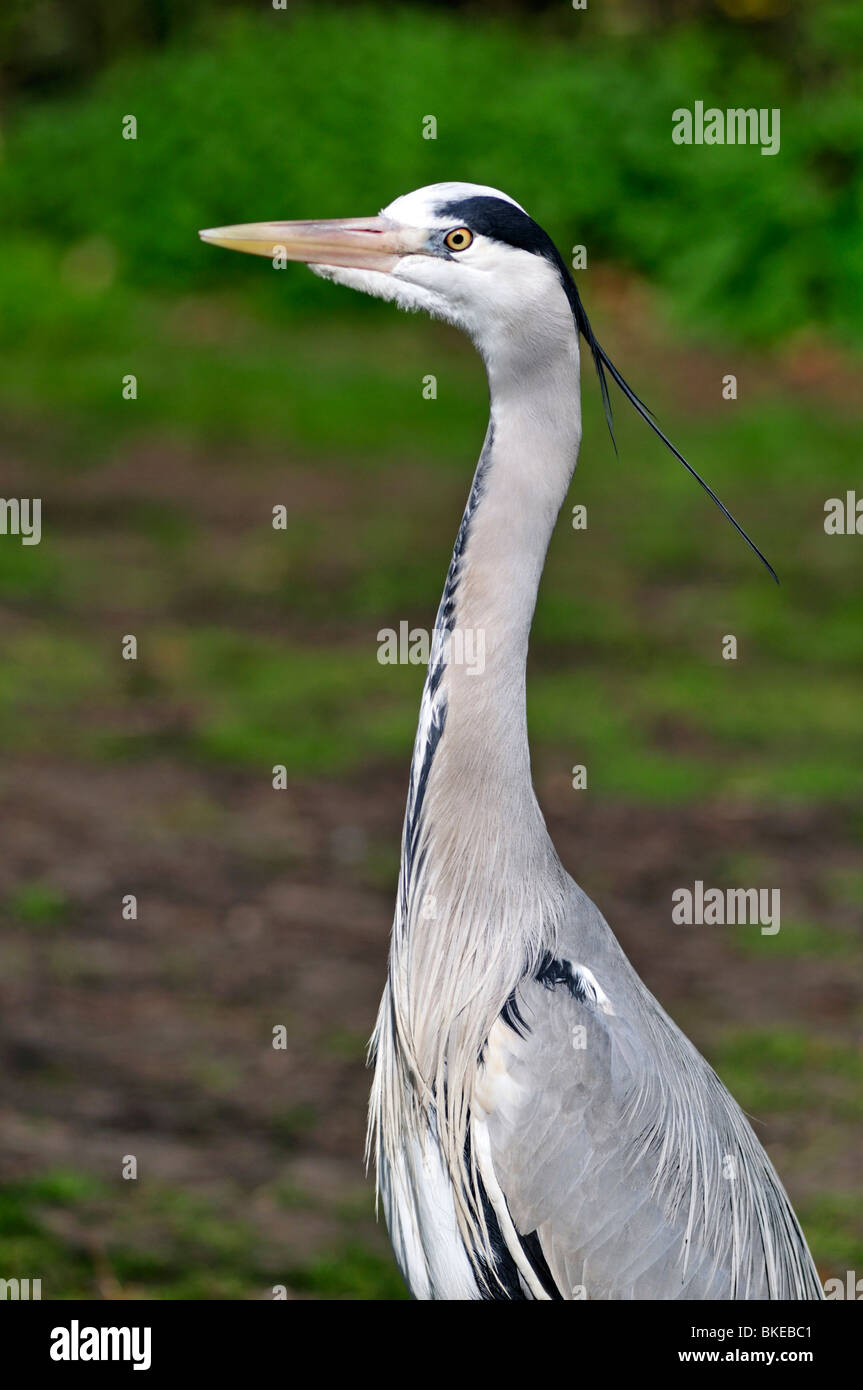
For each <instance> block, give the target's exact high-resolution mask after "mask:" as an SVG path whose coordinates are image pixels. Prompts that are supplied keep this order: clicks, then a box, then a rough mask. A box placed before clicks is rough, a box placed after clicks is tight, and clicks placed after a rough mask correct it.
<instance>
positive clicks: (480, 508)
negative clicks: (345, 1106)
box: [370, 293, 581, 1229]
mask: <svg viewBox="0 0 863 1390" xmlns="http://www.w3.org/2000/svg"><path fill="white" fill-rule="evenodd" d="M561 298H563V296H562V293H561ZM559 307H560V306H558V304H557V303H555V305H554V309H555V322H556V323H557V324H559V332H557V333H551V334H550V333H549V332H548V327H549V325H548V321H547V320H546V322H545V323H544V324H543V330H544V331H543V335H542V344H541V346H540V345H539V344H537V343H535V342H533V341H530V340H527V339H526V338H525V337H523V336H519V333H518V331H517V329H516V328H514V326H513V325H512V324H510V325H508V327H507V331H506V333H501V336H500V340H499V341H498V342H497V343H485V344H480V347H481V350H482V351H483V356H484V358H485V360H486V366H487V370H488V375H489V387H490V395H491V419H490V422H489V430H488V435H487V437H486V443H485V447H484V449H483V453H482V456H481V458H480V462H479V465H478V467H477V472H476V476H475V478H474V484H473V488H472V490H471V494H470V497H469V500H468V504H467V508H466V511H465V516H464V520H463V522H462V527H461V530H460V532H459V537H458V540H457V542H456V548H455V552H454V556H453V562H452V564H451V566H450V571H449V574H448V576H447V583H446V587H445V589H444V595H443V599H442V602H441V608H440V611H439V614H438V626H437V629H436V636H435V642H434V644H433V651H432V658H431V661H430V663H429V675H428V679H427V681H426V686H425V690H424V692H423V699H422V705H421V709H420V721H419V728H418V731H417V740H416V745H415V749H414V757H413V764H412V768H411V784H410V791H409V796H408V807H407V814H406V818H405V829H404V841H403V854H402V869H401V877H400V882H399V900H398V904H397V908H396V916H395V923H394V928H393V941H392V950H391V957H390V977H389V986H388V991H387V993H386V994H385V996H384V1001H383V1004H382V1008H381V1014H380V1017H379V1022H378V1029H377V1032H376V1037H375V1048H376V1052H377V1073H376V1078H375V1087H374V1090H373V1095H372V1113H371V1126H370V1138H372V1139H374V1140H375V1141H376V1143H377V1146H378V1149H379V1151H380V1152H381V1153H382V1156H383V1157H384V1159H386V1157H387V1155H388V1154H389V1156H390V1159H392V1158H393V1157H394V1155H395V1154H396V1152H397V1151H398V1149H399V1148H400V1147H402V1148H403V1145H404V1141H405V1138H406V1136H410V1137H412V1138H413V1139H419V1140H420V1141H421V1140H422V1137H423V1135H424V1133H425V1131H426V1128H427V1126H428V1124H429V1121H430V1118H431V1117H433V1118H432V1119H431V1122H432V1123H433V1125H434V1128H435V1130H436V1132H437V1137H438V1140H439V1142H440V1144H441V1149H442V1151H443V1154H444V1157H445V1161H446V1162H447V1165H448V1167H449V1170H450V1173H451V1174H452V1175H453V1178H454V1186H455V1189H456V1192H457V1193H458V1192H461V1193H464V1192H465V1191H466V1190H467V1193H468V1195H467V1197H466V1200H465V1202H464V1205H463V1207H462V1211H461V1216H462V1217H463V1218H464V1220H465V1221H466V1222H467V1224H468V1226H470V1227H471V1228H472V1229H475V1227H474V1216H475V1213H472V1212H471V1205H472V1204H471V1199H470V1195H469V1192H470V1182H469V1176H468V1174H467V1171H466V1169H465V1167H464V1163H465V1142H466V1135H467V1115H468V1111H469V1108H470V1101H471V1091H472V1086H473V1081H474V1077H475V1073H476V1065H477V1058H478V1056H479V1052H480V1050H481V1048H482V1046H483V1044H484V1042H485V1039H486V1037H487V1036H488V1031H489V1029H490V1028H491V1025H492V1024H493V1022H494V1020H495V1019H496V1018H497V1016H498V1015H499V1013H500V1010H501V1009H502V1008H503V1006H504V1004H505V1003H506V1000H507V999H508V998H509V995H510V994H511V992H512V991H513V989H514V988H515V986H516V984H517V983H518V981H519V980H520V979H521V978H522V976H523V975H524V974H525V972H526V971H527V970H531V969H532V968H533V966H534V965H535V964H536V963H537V962H538V960H539V957H540V956H541V954H542V952H543V951H544V950H546V949H550V948H552V947H553V944H554V940H555V932H556V927H557V923H558V921H559V918H560V914H561V911H562V908H563V902H564V894H565V885H566V878H565V875H564V872H563V869H562V867H561V865H560V863H559V861H558V859H557V855H556V854H555V851H554V848H553V846H552V844H551V841H550V839H549V836H548V833H547V831H546V827H545V822H544V820H543V817H542V813H541V811H540V809H539V806H538V804H537V801H536V797H535V795H534V791H533V786H532V783H531V775H530V754H529V748H528V739H527V720H526V709H525V664H526V658H527V647H528V638H529V634H530V626H531V622H532V618H533V612H534V607H535V604H536V596H537V589H538V585H539V579H540V576H541V573H542V569H543V564H544V561H545V555H546V551H547V549H548V544H549V540H550V538H551V533H552V530H553V527H554V524H555V520H556V518H557V514H558V512H559V510H560V507H561V504H562V502H563V499H564V497H565V495H566V491H567V488H568V486H569V482H570V479H571V477H572V472H573V469H574V467H575V463H576V459H577V455H578V446H579V442H580V434H581V413H580V403H579V380H578V370H579V363H578V341H577V335H576V332H575V327H574V324H573V320H572V316H571V313H570V312H569V308H568V305H564V308H565V313H563V312H560V313H558V309H559ZM445 629H455V630H456V632H458V631H461V632H462V633H463V634H466V635H469V636H470V635H472V636H473V637H474V638H475V639H476V641H481V642H482V643H483V644H484V662H485V664H484V670H483V671H482V672H481V673H478V672H476V671H475V670H473V669H472V666H471V664H469V663H468V662H460V661H459V660H458V659H457V657H458V646H457V639H454V640H453V641H452V643H451V646H450V648H449V654H448V656H447V653H446V650H445V647H444V645H443V638H444V632H445ZM468 650H470V651H472V652H473V654H474V656H475V655H476V654H477V653H478V652H479V651H480V650H483V647H480V646H477V645H475V646H474V647H473V648H468ZM444 1082H445V1083H446V1084H444ZM444 1097H445V1099H444ZM406 1098H407V1099H406ZM480 1225H482V1221H481V1219H480Z"/></svg>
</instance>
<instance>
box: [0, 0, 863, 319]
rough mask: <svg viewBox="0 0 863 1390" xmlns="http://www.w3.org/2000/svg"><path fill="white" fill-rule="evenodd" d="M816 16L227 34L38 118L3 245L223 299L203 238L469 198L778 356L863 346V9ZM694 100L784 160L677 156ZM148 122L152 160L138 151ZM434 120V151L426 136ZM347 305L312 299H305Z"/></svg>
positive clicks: (7, 206) (381, 14)
mask: <svg viewBox="0 0 863 1390" xmlns="http://www.w3.org/2000/svg"><path fill="white" fill-rule="evenodd" d="M795 10H796V11H798V13H796V14H795V19H794V26H795V27H794V39H795V45H796V46H795V48H794V49H793V51H792V52H789V50H788V48H787V45H785V44H783V43H782V41H781V35H780V38H779V40H778V41H777V43H776V45H775V47H774V48H773V49H770V48H768V47H767V46H766V45H758V44H756V43H754V42H753V41H752V38H751V30H749V29H747V28H746V27H745V26H738V27H729V26H724V27H722V28H719V29H717V28H716V26H715V25H714V26H708V25H707V23H706V21H705V20H703V19H699V18H696V19H695V20H693V21H692V22H682V23H677V24H675V25H673V26H669V27H667V28H665V29H663V30H662V31H660V32H652V33H651V32H649V31H648V32H645V31H644V30H643V29H640V28H636V29H634V30H632V31H627V30H624V32H620V33H617V34H609V33H608V32H607V31H606V30H605V29H604V28H602V27H600V26H599V25H598V24H595V23H594V21H593V20H592V18H591V17H590V16H589V15H581V14H577V13H574V12H573V13H571V14H570V15H569V24H568V27H567V28H563V27H561V26H560V25H558V26H556V27H555V30H554V32H553V33H546V32H545V29H544V26H543V25H542V24H536V23H531V22H530V21H529V20H528V19H527V18H526V17H525V16H522V17H521V18H520V19H518V18H516V19H514V20H513V19H509V20H507V21H506V22H503V21H501V20H496V19H495V18H494V17H490V16H489V15H487V14H483V16H482V20H481V22H480V23H471V22H469V21H465V20H464V19H462V18H460V17H456V16H451V15H448V14H445V13H442V12H440V11H435V10H430V9H429V10H423V9H415V8H413V7H412V6H401V7H397V8H388V9H386V10H366V9H364V8H343V9H338V8H335V9H333V8H330V7H326V8H323V7H321V6H314V7H311V8H299V9H295V10H294V9H292V10H291V11H289V12H287V11H273V10H270V11H269V12H268V13H266V12H265V13H264V14H263V15H261V16H259V17H252V16H250V15H247V14H229V15H227V16H222V15H221V14H217V15H215V16H210V17H208V19H207V22H206V27H204V26H203V25H202V26H201V27H200V28H199V29H198V30H197V31H195V35H194V38H189V39H187V40H186V41H184V42H183V43H180V44H177V45H175V46H174V47H171V48H169V49H167V50H164V51H162V52H160V53H159V54H158V55H155V56H154V55H146V56H141V57H129V58H127V59H124V60H122V61H121V62H119V63H118V64H116V65H115V66H113V67H111V68H110V69H109V70H108V71H107V72H105V73H104V74H103V75H102V76H100V78H99V79H98V81H97V82H96V84H95V86H94V89H93V90H92V92H91V93H88V95H87V96H86V98H85V99H83V100H81V99H80V98H77V97H76V98H74V99H68V98H67V99H60V100H57V101H56V102H52V103H47V104H43V105H41V106H40V107H38V108H37V109H32V110H31V109H29V108H25V109H21V110H18V111H17V112H16V113H15V115H14V118H13V119H12V120H11V122H10V126H9V130H8V133H7V146H6V158H5V160H4V162H3V165H2V169H0V208H2V213H0V218H2V223H0V225H2V227H3V230H4V234H5V235H6V236H8V235H9V234H10V231H11V230H12V229H13V228H16V227H17V228H22V227H23V228H26V229H27V230H28V232H29V233H31V234H35V235H37V236H39V237H47V238H48V239H49V240H53V241H55V242H57V241H62V242H63V243H64V244H65V245H67V246H68V245H69V244H70V243H72V244H75V243H78V242H80V241H81V240H83V239H85V238H89V237H99V238H104V239H106V241H107V243H108V244H109V247H110V250H109V253H108V254H109V255H112V256H116V257H117V260H118V271H119V275H120V277H121V279H122V281H123V282H124V283H126V284H134V285H137V286H139V285H142V284H151V285H153V286H161V287H170V288H177V286H178V285H179V284H181V283H182V284H185V285H192V284H196V285H199V286H201V285H207V284H209V285H212V284H214V283H216V282H217V281H222V280H224V277H225V274H226V272H225V269H224V265H223V263H222V258H220V256H219V255H218V254H214V253H213V252H212V251H211V250H209V249H207V250H206V251H205V250H204V249H203V248H202V247H200V246H199V245H198V243H197V241H196V237H195V232H196V229H197V228H199V227H202V226H214V225H219V224H224V223H228V222H237V221H252V220H258V219H261V218H271V217H275V218H280V217H295V216H298V217H307V216H338V215H345V214H348V213H366V212H373V211H375V210H376V208H377V207H378V206H379V205H381V204H382V203H386V202H388V201H390V199H391V198H393V197H394V196H395V195H396V194H398V193H402V192H406V191H407V190H408V189H410V188H413V187H416V186H418V185H421V184H424V183H432V182H435V181H437V180H440V179H449V178H463V179H470V180H474V181H476V182H480V183H490V184H493V185H496V186H499V187H502V188H504V189H506V190H507V191H508V192H510V193H512V194H513V195H514V196H516V197H517V198H518V199H519V200H520V201H522V202H523V203H524V204H525V206H526V207H527V208H528V209H529V210H530V211H531V212H532V213H533V214H534V215H535V216H536V217H537V218H538V219H539V220H540V221H541V222H542V223H543V224H544V225H546V226H547V227H548V229H549V231H550V232H551V233H552V234H553V235H554V236H555V237H556V238H557V239H558V241H559V243H560V244H561V245H562V246H567V245H571V244H572V243H573V242H577V243H584V244H585V245H586V246H587V247H588V253H589V257H590V259H591V261H592V260H593V259H597V258H598V259H601V260H615V261H616V262H618V263H620V264H623V265H627V266H631V267H633V268H637V269H638V270H639V271H641V272H644V273H645V274H647V275H649V276H650V277H651V278H653V279H655V280H656V281H658V282H659V283H661V284H662V285H663V286H664V288H665V289H666V291H667V293H668V296H669V300H670V301H671V302H672V303H673V304H674V305H675V307H676V308H677V310H678V311H679V312H680V314H681V315H683V316H684V317H685V319H686V320H687V321H688V322H689V324H690V325H698V327H699V329H700V330H701V331H713V330H714V329H717V328H721V329H722V330H724V331H725V332H727V333H728V334H729V335H731V336H733V337H739V338H749V339H755V340H768V339H773V340H775V339H777V338H778V337H780V336H786V335H787V334H789V333H790V332H793V331H794V330H797V329H802V328H804V327H808V326H810V325H812V324H815V325H818V326H819V327H821V328H824V329H826V330H829V331H831V332H833V333H837V334H841V335H842V336H843V337H845V338H847V339H848V340H849V341H856V342H859V341H860V337H861V333H863V327H861V325H863V313H861V309H863V201H861V168H863V125H861V122H860V119H859V110H860V108H859V90H858V86H857V80H858V75H859V64H860V60H861V57H863V11H861V10H860V9H859V8H855V7H851V6H848V5H847V4H844V3H841V0H827V2H826V3H822V4H818V5H814V4H807V5H802V6H799V7H795ZM696 99H700V100H704V101H705V103H706V104H707V105H716V106H719V107H723V108H725V107H741V106H742V107H748V106H755V107H771V108H772V107H778V108H779V109H780V110H781V114H782V126H781V131H782V143H781V151H780V153H779V154H778V155H776V156H774V157H764V156H762V155H761V153H760V151H759V150H758V149H757V148H755V147H751V146H724V147H710V148H707V147H698V146H690V147H683V146H677V145H674V144H672V141H671V113H672V111H673V110H674V109H675V108H677V107H680V106H686V107H689V108H691V107H692V104H693V102H694V101H695V100H696ZM127 113H131V114H134V115H135V116H136V118H137V121H138V138H137V140H136V141H127V140H124V139H122V138H121V120H122V117H123V116H124V115H126V114H127ZM426 114H433V115H435V116H436V118H437V122H438V138H437V139H436V140H424V139H422V138H421V131H422V120H423V117H424V116H425V115H426ZM13 273H14V272H13ZM8 274H9V271H8V269H7V275H8ZM231 274H232V275H233V276H234V277H235V278H236V279H237V280H240V279H241V278H245V279H247V280H249V281H250V282H253V281H254V277H255V275H256V270H255V267H254V265H253V264H246V265H238V266H236V267H235V268H234V269H233V270H232V272H231ZM258 283H259V281H258ZM327 293H329V292H328V291H326V290H325V289H324V288H323V287H322V286H320V285H318V284H316V282H315V281H314V280H313V279H312V278H311V277H307V278H306V279H305V281H304V282H303V285H302V289H301V290H300V291H298V295H300V296H301V298H302V300H303V302H305V303H315V304H316V305H317V304H320V305H323V304H324V303H325V302H326V300H325V295H326V294H327ZM45 298H46V299H47V298H49V296H47V295H46V296H45ZM294 302H297V300H296V299H295V300H294ZM43 312H50V310H49V309H46V310H44V311H43Z"/></svg>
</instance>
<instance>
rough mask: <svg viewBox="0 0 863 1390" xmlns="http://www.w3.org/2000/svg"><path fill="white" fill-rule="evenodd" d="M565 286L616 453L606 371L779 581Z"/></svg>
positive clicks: (569, 281)
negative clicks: (661, 425)
mask: <svg viewBox="0 0 863 1390" xmlns="http://www.w3.org/2000/svg"><path fill="white" fill-rule="evenodd" d="M564 287H565V289H566V293H567V297H568V299H569V302H570V305H571V306H572V312H573V316H574V318H575V322H576V326H577V327H578V331H579V333H580V334H581V336H582V337H583V338H584V341H585V342H586V343H587V346H588V347H589V348H590V352H591V356H592V357H593V365H594V366H595V367H596V375H597V376H598V377H599V389H600V391H601V392H602V404H603V407H604V409H605V418H606V421H607V422H608V432H609V434H610V435H611V442H612V444H613V445H614V452H615V453H617V441H616V439H615V437H614V418H613V414H612V409H611V398H610V396H609V394H608V380H607V378H606V375H605V373H606V371H608V372H609V373H610V375H611V378H612V380H613V381H614V382H615V383H616V385H617V386H619V388H620V390H621V391H622V392H623V394H624V396H626V399H627V400H628V401H629V402H630V403H631V404H632V405H634V406H635V409H636V410H637V411H638V413H639V415H640V416H641V418H642V419H643V420H646V421H647V423H648V425H649V426H650V428H651V429H652V430H653V431H654V433H655V434H658V435H659V438H660V439H661V440H662V442H663V444H664V445H665V447H666V448H667V449H670V450H671V452H672V454H673V455H674V457H675V458H676V459H679V460H680V462H681V463H682V464H683V467H684V468H685V469H686V471H687V472H688V473H691V474H692V476H693V478H694V479H695V481H696V482H697V483H700V484H701V486H702V487H703V488H704V491H705V492H706V493H707V495H708V497H710V498H712V500H713V501H714V502H715V503H716V505H717V507H718V508H719V510H720V511H721V512H722V515H723V516H725V517H727V518H728V520H729V521H730V522H731V525H732V526H733V527H734V529H735V531H737V532H738V534H739V535H741V536H742V537H743V539H744V540H745V542H746V544H747V545H748V546H749V547H750V549H751V550H754V551H755V554H756V555H757V556H758V558H759V560H760V561H761V563H762V564H763V565H764V567H765V568H766V570H767V571H768V573H769V574H771V575H772V576H773V578H774V579H775V581H776V583H777V584H778V583H779V576H778V574H777V573H776V571H775V569H774V568H773V566H772V565H771V563H770V561H769V560H768V559H767V556H766V555H764V554H762V552H761V551H760V550H759V549H758V546H757V545H756V544H755V542H754V540H753V539H752V537H751V536H748V535H747V534H746V532H745V531H744V529H743V527H742V526H741V525H740V523H739V522H738V521H737V520H735V518H734V517H733V516H732V515H731V513H730V511H729V510H728V508H727V507H726V505H725V503H724V502H723V501H721V499H720V498H719V497H717V495H716V493H715V492H714V491H713V488H712V487H711V486H710V484H709V483H708V482H705V480H704V478H702V476H701V474H700V473H697V472H696V470H695V469H694V468H693V467H692V464H691V463H690V462H689V461H688V459H685V458H684V457H683V455H682V454H681V452H680V450H679V449H677V448H675V446H674V445H673V444H672V442H671V440H670V439H669V438H668V435H667V434H665V433H664V431H663V430H661V429H660V428H659V426H658V425H657V423H656V421H655V420H654V418H653V412H652V411H651V410H649V409H648V407H647V406H646V405H645V404H644V401H642V400H640V399H639V397H638V396H637V395H636V394H635V392H634V391H633V389H632V387H631V386H630V385H629V383H628V382H627V381H625V380H624V378H623V377H622V376H621V374H620V372H619V371H618V370H617V368H616V367H615V365H614V363H613V362H612V360H611V358H610V357H609V355H608V353H607V352H606V351H605V348H604V347H602V345H601V344H600V343H598V342H597V339H596V335H595V334H594V331H593V329H592V328H591V326H590V320H589V319H588V317H587V314H586V313H585V312H584V305H583V304H582V302H581V299H580V297H579V293H578V290H577V289H576V286H575V281H574V280H573V279H572V276H571V275H569V274H567V276H566V280H565V281H564Z"/></svg>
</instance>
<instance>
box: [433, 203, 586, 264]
mask: <svg viewBox="0 0 863 1390" xmlns="http://www.w3.org/2000/svg"><path fill="white" fill-rule="evenodd" d="M435 212H436V213H437V215H438V216H439V217H442V218H443V217H445V218H451V219H452V221H453V222H454V223H455V224H456V226H459V224H464V225H465V226H467V227H470V228H471V230H472V231H473V232H474V234H476V235H479V236H487V237H491V238H492V239H493V240H494V241H504V242H506V244H507V245H508V246H515V247H518V249H519V250H521V251H531V252H532V253H533V254H534V255H537V256H544V257H545V259H546V260H550V261H553V262H557V260H558V259H559V257H558V252H557V248H556V247H555V245H554V242H553V241H552V240H551V237H550V236H549V235H548V233H547V232H544V231H543V230H542V227H540V226H538V225H537V223H536V222H534V220H533V218H532V217H528V215H527V213H526V212H522V210H521V208H517V207H516V206H515V205H514V204H513V203H507V202H506V201H505V200H504V199H503V198H491V197H486V196H483V195H478V196H477V197H475V198H458V199H455V200H454V201H453V202H449V203H443V204H441V205H440V206H438V207H437V208H435Z"/></svg>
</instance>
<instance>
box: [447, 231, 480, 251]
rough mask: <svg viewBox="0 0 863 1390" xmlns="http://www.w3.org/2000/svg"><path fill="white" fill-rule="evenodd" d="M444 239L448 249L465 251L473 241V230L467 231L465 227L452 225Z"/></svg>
mask: <svg viewBox="0 0 863 1390" xmlns="http://www.w3.org/2000/svg"><path fill="white" fill-rule="evenodd" d="M444 241H445V242H446V244H447V246H448V247H449V249H450V251H466V250H467V248H468V247H469V246H470V244H471V242H472V241H473V232H469V231H468V229H467V227H454V228H453V230H452V231H451V232H447V234H446V236H445V237H444Z"/></svg>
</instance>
